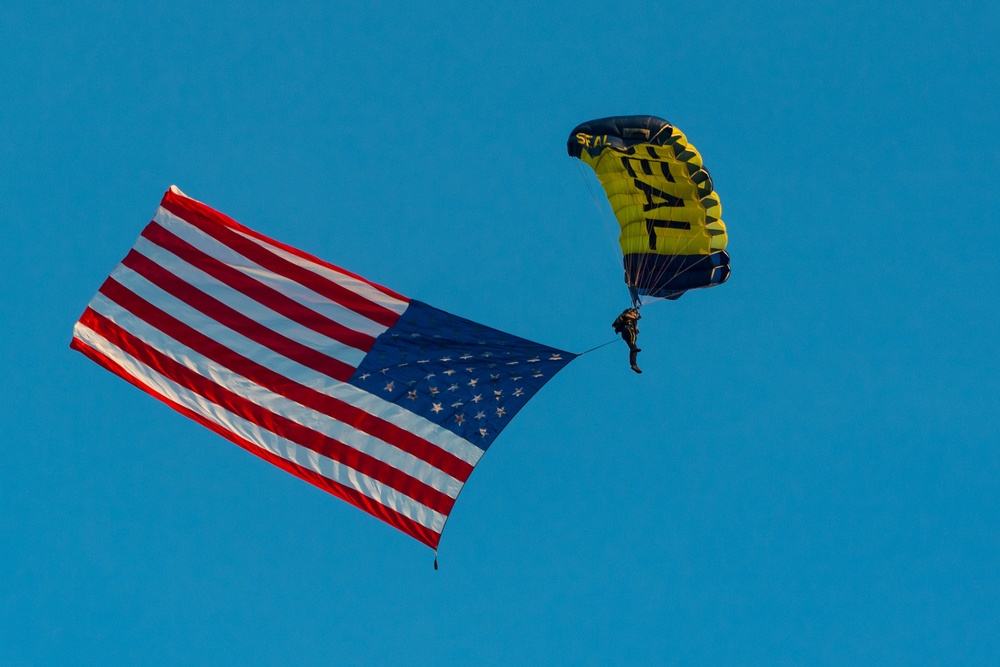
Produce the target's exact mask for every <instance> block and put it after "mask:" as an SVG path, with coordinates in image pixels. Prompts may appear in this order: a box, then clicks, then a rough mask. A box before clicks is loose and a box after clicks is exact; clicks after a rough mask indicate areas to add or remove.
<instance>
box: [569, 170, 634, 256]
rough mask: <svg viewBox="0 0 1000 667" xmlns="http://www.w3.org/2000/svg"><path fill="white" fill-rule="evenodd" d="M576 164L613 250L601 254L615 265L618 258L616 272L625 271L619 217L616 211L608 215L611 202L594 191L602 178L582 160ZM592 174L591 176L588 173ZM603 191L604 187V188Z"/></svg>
mask: <svg viewBox="0 0 1000 667" xmlns="http://www.w3.org/2000/svg"><path fill="white" fill-rule="evenodd" d="M574 162H576V167H577V171H578V172H579V174H580V178H581V179H582V180H583V182H584V183H585V184H586V185H587V192H589V193H590V200H591V201H592V202H593V203H594V209H595V210H596V211H597V215H598V217H599V218H600V220H601V223H602V224H601V227H602V228H603V229H604V236H605V242H606V243H607V244H608V246H609V247H610V248H611V250H612V252H611V253H601V255H602V256H604V257H608V258H609V261H610V262H611V263H612V264H613V263H614V260H613V259H611V258H614V257H615V256H617V257H618V259H619V261H618V266H617V267H615V268H616V270H618V271H622V270H624V268H623V265H622V261H621V260H622V249H621V245H620V244H619V243H618V233H620V231H621V228H620V227H619V225H618V217H617V216H616V215H615V213H614V211H612V212H611V213H610V215H609V214H608V207H609V206H610V202H608V199H607V197H606V196H601V195H599V194H598V193H597V192H595V191H594V185H593V181H594V179H597V181H598V183H600V177H599V176H598V175H597V173H596V172H595V171H594V170H592V169H587V168H585V167H584V165H583V162H581V161H580V160H574ZM588 171H589V172H590V173H589V174H588V173H587V172H588ZM602 190H603V186H602Z"/></svg>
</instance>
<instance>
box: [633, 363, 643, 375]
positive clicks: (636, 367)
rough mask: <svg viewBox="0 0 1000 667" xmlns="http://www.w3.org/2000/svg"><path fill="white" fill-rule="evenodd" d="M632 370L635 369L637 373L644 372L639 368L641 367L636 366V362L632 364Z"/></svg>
mask: <svg viewBox="0 0 1000 667" xmlns="http://www.w3.org/2000/svg"><path fill="white" fill-rule="evenodd" d="M632 370H634V371H635V372H636V373H642V371H641V370H640V369H639V367H638V366H636V365H635V364H632Z"/></svg>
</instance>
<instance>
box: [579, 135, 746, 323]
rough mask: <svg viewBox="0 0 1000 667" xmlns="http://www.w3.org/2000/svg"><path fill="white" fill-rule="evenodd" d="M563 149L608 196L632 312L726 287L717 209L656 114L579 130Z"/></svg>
mask: <svg viewBox="0 0 1000 667" xmlns="http://www.w3.org/2000/svg"><path fill="white" fill-rule="evenodd" d="M566 147H567V150H568V151H569V154H570V156H571V157H576V158H579V159H580V160H581V161H583V162H585V163H586V164H588V165H590V167H591V168H592V169H593V170H594V172H595V173H596V174H597V177H598V179H599V180H600V182H601V185H602V186H603V187H604V191H605V193H606V194H607V196H608V201H609V202H610V203H611V208H612V210H613V211H614V214H615V217H616V218H617V221H618V225H619V227H620V228H621V232H620V234H619V237H618V241H619V244H620V245H621V252H622V263H623V265H624V268H625V283H626V285H627V286H628V288H629V293H630V294H631V296H632V302H633V304H634V305H635V306H639V305H641V304H642V303H643V302H644V300H645V299H649V298H666V299H677V298H679V297H680V296H681V295H682V294H684V292H686V291H688V290H692V289H698V288H704V287H714V286H715V285H721V284H722V283H724V282H726V280H727V279H728V278H729V254H728V253H727V252H726V250H725V248H726V243H727V240H728V236H727V234H726V225H725V223H723V222H722V219H721V217H722V204H721V203H720V201H719V196H718V194H716V192H715V190H714V189H713V184H712V177H711V176H709V174H708V171H707V170H706V169H705V167H704V165H703V164H702V160H701V155H700V154H699V153H698V151H697V150H696V149H695V147H694V146H692V145H691V144H690V143H689V142H688V140H687V137H686V136H684V133H683V132H681V131H680V130H678V129H677V128H676V127H673V126H672V125H671V124H670V123H668V122H667V121H665V120H663V119H662V118H656V117H655V116H615V117H612V118H600V119H597V120H592V121H588V122H586V123H582V124H580V125H578V126H577V127H576V128H574V129H573V131H572V132H571V133H570V136H569V140H568V141H567V144H566Z"/></svg>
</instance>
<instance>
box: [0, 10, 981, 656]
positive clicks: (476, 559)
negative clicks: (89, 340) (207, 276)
mask: <svg viewBox="0 0 1000 667" xmlns="http://www.w3.org/2000/svg"><path fill="white" fill-rule="evenodd" d="M321 5H326V6H325V7H322V6H321ZM487 5H489V7H487ZM997 25H1000V11H998V10H997V9H996V8H995V6H994V5H992V4H990V3H975V2H953V3H930V2H922V1H912V0H908V1H906V2H902V1H898V2H894V1H889V2H884V3H873V2H846V3H845V2H837V3H832V2H819V3H807V2H792V1H786V2H778V1H771V2H762V3H754V4H753V6H748V5H747V4H746V3H738V2H719V3H711V4H706V3H664V2H648V3H639V2H637V3H616V2H601V3H597V2H590V3H588V2H572V3H570V2H567V3H563V4H556V3H551V4H545V3H539V2H504V3H492V4H490V3H474V2H447V3H446V2H440V3H438V2H435V3H410V4H403V3H392V2H373V3H362V4H360V5H358V4H357V3H347V2H343V3H296V2H287V1H283V2H279V3H273V4H263V3H247V4H246V6H241V5H240V4H237V3H201V2H198V3H187V2H170V3H161V2H126V1H124V0H123V1H121V2H44V3H43V2H34V3H14V4H13V5H11V6H8V7H5V8H4V9H3V10H0V62H2V63H3V65H2V67H0V90H3V91H4V93H3V95H2V99H0V128H2V133H0V165H2V167H0V169H2V180H0V214H2V220H3V223H4V230H5V236H4V242H3V243H2V244H0V253H2V254H3V266H4V271H3V276H4V289H3V297H2V300H0V308H2V313H3V324H4V326H3V327H2V330H0V350H2V352H0V353H2V355H3V363H2V368H3V373H4V379H5V382H3V384H2V385H0V392H3V401H2V403H0V404H2V405H3V411H4V424H5V425H6V427H7V428H6V434H5V435H6V437H5V438H4V442H5V454H4V456H3V464H2V465H0V515H2V517H3V518H2V528H3V529H2V530H0V663H2V664H5V665H75V664H80V665H84V664H106V665H115V664H118V665H125V664H129V665H132V664H135V665H175V664H240V665H276V664H281V665H318V664H338V665H361V664H364V665H376V664H401V665H457V664H511V665H520V664H524V665H538V664H552V665H558V664H576V665H608V664H646V665H649V664H686V665H739V666H744V665H806V664H808V665H858V664H872V665H915V664H940V665H956V664H962V665H987V664H996V663H995V660H996V656H997V655H1000V640H998V639H997V638H998V637H1000V575H998V572H1000V569H998V553H1000V532H998V530H1000V528H998V527H1000V453H998V446H997V445H998V435H997V434H998V432H1000V417H998V412H1000V410H998V403H1000V400H998V399H1000V390H998V377H1000V357H998V350H997V348H998V343H997V341H998V338H1000V336H998V334H1000V324H998V315H997V312H998V310H1000V294H998V290H997V284H998V279H1000V256H998V255H1000V253H998V250H997V246H996V243H995V241H994V239H993V229H994V228H995V227H996V225H997V223H998V213H997V204H998V201H997V200H998V192H1000V187H998V186H1000V183H998V176H997V173H998V167H1000V147H998V140H997V137H998V134H997V128H996V126H997V121H998V112H997V109H998V108H1000V94H998V90H1000V81H998V79H1000V76H998V72H1000V54H998V47H997V39H996V34H995V33H996V27H997ZM633 113H648V114H654V115H658V116H662V117H664V118H666V119H667V120H669V121H671V122H673V123H675V124H676V125H677V126H678V127H680V128H681V129H682V130H683V131H684V132H685V133H686V134H687V135H688V137H689V138H690V139H691V141H692V142H693V143H694V144H695V145H696V146H697V147H698V148H699V149H700V151H701V152H702V154H703V155H704V156H705V161H706V164H707V165H708V167H709V169H710V170H711V172H712V175H713V178H714V181H715V184H716V189H717V190H718V192H719V193H720V195H721V198H722V203H723V209H724V219H725V220H726V222H727V224H728V226H729V230H730V245H729V249H730V252H731V254H732V258H733V259H732V267H733V274H732V278H731V280H730V281H729V282H728V283H727V284H726V285H724V286H722V287H719V288H717V289H713V290H706V291H702V292H698V293H692V294H689V295H687V296H685V297H684V298H682V299H681V300H679V301H677V302H676V303H660V304H655V305H652V306H650V307H649V308H647V309H645V310H644V315H645V317H644V319H643V327H642V334H641V338H640V343H641V345H642V347H643V349H644V351H643V353H642V355H641V356H640V359H641V361H642V365H643V368H644V370H645V373H644V374H643V375H642V376H636V375H634V374H633V373H632V372H631V371H629V369H628V365H627V351H626V349H625V347H624V345H623V344H622V343H618V344H616V345H613V346H609V347H606V348H603V349H601V350H599V351H597V352H594V353H592V354H588V355H586V356H584V357H583V358H582V359H580V360H578V361H576V362H574V363H573V364H571V365H570V366H569V367H568V368H567V369H566V370H565V371H563V372H562V373H561V374H560V375H559V376H558V377H557V378H556V379H555V380H554V381H552V382H551V383H550V384H549V385H548V386H546V388H545V389H544V390H543V391H542V392H541V394H540V395H539V396H538V397H537V398H536V399H535V400H534V401H533V402H532V403H530V404H529V405H528V406H527V408H526V409H525V410H523V411H522V412H521V414H520V415H519V416H518V418H517V419H516V420H515V421H514V422H513V424H512V425H511V426H510V427H509V428H508V429H507V430H506V431H505V432H504V434H503V436H501V438H500V439H499V440H498V441H497V443H496V444H495V445H494V446H493V447H492V448H491V449H490V452H489V455H488V456H486V457H485V459H484V461H483V462H482V464H481V465H480V466H479V467H478V468H477V470H476V472H475V473H474V474H473V476H472V478H471V480H470V482H469V484H468V486H467V487H466V489H465V491H464V492H463V494H462V497H461V499H460V500H459V502H458V504H457V505H456V508H455V510H454V512H453V514H452V516H451V520H450V521H449V523H448V528H447V530H446V531H445V534H444V538H443V540H442V543H441V570H439V571H437V572H435V571H434V570H433V569H432V567H431V563H432V553H431V552H430V550H428V549H427V548H426V547H424V546H422V545H420V544H419V543H417V542H416V541H414V540H412V539H410V538H408V537H406V536H405V535H403V534H402V533H399V532H397V531H395V530H393V529H391V528H389V527H388V526H385V525H384V524H382V523H380V522H379V521H377V520H375V519H373V518H371V517H369V516H368V515H365V514H363V513H362V512H360V511H358V510H356V509H354V508H353V507H350V506H348V505H347V504H345V503H343V502H340V501H339V500H336V499H335V498H333V497H331V496H328V495H326V494H324V493H322V492H320V491H318V490H317V489H315V488H313V487H311V486H309V485H307V484H305V483H303V482H301V481H300V480H298V479H295V478H293V477H291V476H289V475H287V474H285V473H283V472H281V471H279V470H277V469H276V468H273V467H271V466H269V465H267V464H265V463H263V462H262V461H260V460H258V459H256V458H254V457H252V456H250V455H248V454H247V453H245V452H244V451H242V450H240V449H239V448H237V447H235V446H233V445H231V444H229V443H228V442H226V441H224V440H222V439H221V438H219V437H218V436H216V435H214V434H212V433H210V432H208V431H206V430H204V429H202V428H201V427H199V426H197V425H196V424H194V423H193V422H190V421H188V420H186V419H184V418H183V417H181V416H180V415H178V414H176V413H174V412H173V411H171V410H170V409H168V408H167V407H165V406H163V405H162V404H160V403H158V402H156V401H154V400H153V399H151V398H150V397H148V396H146V395H145V394H143V393H142V392H139V391H138V390H136V389H134V388H133V387H131V386H130V385H128V384H126V383H125V382H122V381H121V380H119V379H117V378H116V377H114V376H112V375H111V374H110V373H107V372H106V371H104V370H102V369H100V368H98V367H97V366H96V365H94V364H92V363H90V362H89V361H87V360H86V359H85V358H84V357H83V356H81V355H79V354H76V353H74V352H71V351H70V350H69V347H68V343H69V340H70V335H71V329H72V325H73V322H74V321H75V320H76V318H77V317H78V316H79V315H80V313H81V312H82V310H83V308H84V307H85V305H86V304H87V302H88V301H89V299H90V297H91V296H92V295H93V293H94V292H95V291H96V289H97V287H98V286H99V285H100V283H101V281H102V280H103V279H104V277H105V276H106V275H107V274H108V272H109V271H110V270H111V269H112V268H113V267H114V266H115V264H116V263H117V262H118V261H119V260H120V259H121V258H122V257H123V256H124V254H125V253H126V251H127V250H128V248H129V247H130V246H131V245H132V243H133V241H134V239H135V237H136V236H137V235H138V233H139V231H140V230H141V228H142V227H143V226H144V225H145V224H146V222H148V220H149V219H150V217H151V216H152V214H153V212H154V211H155V208H156V205H157V203H158V202H159V199H160V196H161V195H162V193H163V191H164V190H166V189H167V188H168V187H169V186H170V185H171V184H177V185H178V186H179V187H180V188H181V189H182V190H184V191H185V192H186V193H187V194H189V195H191V196H192V197H195V198H196V199H199V200H202V201H204V202H206V203H208V204H210V205H212V206H213V207H215V208H217V209H219V210H222V211H224V212H226V213H228V214H229V215H231V216H233V217H234V218H236V219H237V220H239V221H241V222H243V223H244V224H247V225H249V226H250V227H253V228H255V229H258V230H260V231H262V232H264V233H266V234H269V235H271V236H273V237H276V238H278V239H280V240H283V241H285V242H288V243H292V244H294V245H297V246H299V247H302V248H304V249H306V250H308V251H310V252H313V253H314V254H317V255H319V256H321V257H323V258H325V259H328V260H330V261H332V262H334V263H337V264H340V265H341V266H344V267H345V268H348V269H350V270H352V271H355V272H358V273H360V274H362V275H364V276H366V277H368V278H370V279H373V280H375V281H378V282H380V283H382V284H385V285H387V286H389V287H391V288H393V289H395V290H397V291H399V292H401V293H403V294H406V295H408V296H411V297H414V298H419V299H421V300H423V301H426V302H429V303H431V304H433V305H435V306H438V307H440V308H444V309H446V310H449V311H451V312H454V313H456V314H460V315H463V316H465V317H468V318H471V319H474V320H477V321H481V322H483V323H485V324H489V325H491V326H495V327H498V328H501V329H505V330H508V331H511V332H513V333H516V334H518V335H522V336H526V337H529V338H533V339H535V340H538V341H541V342H544V343H547V344H550V345H553V346H557V347H561V348H564V349H569V350H574V351H582V350H585V349H588V348H590V347H593V346H595V345H598V344H600V343H603V342H605V341H608V340H610V339H611V338H612V337H613V334H612V332H611V331H610V327H609V323H610V322H611V320H612V319H613V318H614V316H615V315H616V314H617V313H618V312H619V311H620V310H621V309H622V308H623V307H624V306H625V305H626V304H627V294H626V292H625V290H624V288H623V286H622V284H621V282H620V274H621V272H620V268H619V267H618V265H617V263H616V262H617V257H616V256H615V254H614V251H613V249H612V242H611V239H610V236H609V234H608V232H607V230H606V228H605V227H604V224H605V221H604V220H603V219H602V214H601V210H600V209H599V207H595V204H594V200H593V199H592V198H591V195H590V192H589V190H588V182H587V180H586V178H585V177H583V176H582V173H583V172H581V169H580V165H578V164H577V163H575V162H574V161H573V160H571V159H570V158H569V157H567V156H566V154H565V139H566V136H567V134H568V133H569V131H570V130H571V129H572V128H573V127H574V126H575V125H576V124H577V123H579V122H581V121H585V120H589V119H592V118H597V117H602V116H608V115H618V114H633Z"/></svg>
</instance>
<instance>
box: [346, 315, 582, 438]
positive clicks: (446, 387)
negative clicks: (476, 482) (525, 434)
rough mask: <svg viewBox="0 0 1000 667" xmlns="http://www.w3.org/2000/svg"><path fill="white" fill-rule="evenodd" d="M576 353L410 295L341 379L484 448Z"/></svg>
mask: <svg viewBox="0 0 1000 667" xmlns="http://www.w3.org/2000/svg"><path fill="white" fill-rule="evenodd" d="M576 357H577V355H575V354H573V353H572V352H565V351H563V350H557V349H555V348H552V347H548V346H546V345H540V344H538V343H533V342H532V341H530V340H525V339H524V338H519V337H517V336H512V335H511V334H508V333H504V332H502V331H497V330H496V329H492V328H490V327H487V326H483V325H482V324H477V323H476V322H472V321H470V320H467V319H464V318H461V317H457V316H455V315H451V314H449V313H446V312H444V311H443V310H439V309H437V308H434V307H433V306H429V305H427V304H426V303H422V302H420V301H410V305H409V307H408V308H407V309H406V312H404V313H403V315H402V316H401V317H400V318H399V320H398V321H397V322H396V325H395V326H393V327H392V328H391V329H389V330H388V331H386V332H385V333H383V334H382V335H381V336H379V337H378V338H377V339H376V341H375V345H374V346H373V347H372V349H371V351H370V352H369V353H368V355H367V356H366V357H365V358H364V360H363V361H362V362H361V365H360V366H358V369H357V370H356V371H355V373H354V375H352V376H351V378H350V380H348V382H350V383H351V384H352V385H354V386H356V387H359V388H360V389H364V390H365V391H367V392H368V393H370V394H374V395H376V396H378V397H380V398H383V399H385V400H387V401H390V402H392V403H396V404H397V405H400V406H402V407H405V408H406V409H407V410H409V411H411V412H414V413H416V414H418V415H420V416H421V417H424V418H425V419H428V420H430V421H432V422H434V423H436V424H439V425H441V426H442V427H444V428H446V429H448V430H449V431H452V432H453V433H455V434H457V435H459V436H460V437H462V438H464V439H466V440H468V441H469V442H471V443H472V444H474V445H476V446H477V447H480V448H481V449H483V450H485V449H487V448H488V447H489V446H490V445H491V444H492V443H493V441H494V440H495V439H496V437H497V435H499V434H500V431H502V430H503V429H504V427H505V426H507V424H508V423H510V420H511V419H513V417H514V415H516V414H517V412H518V410H520V409H521V408H522V407H524V404H525V403H527V402H528V400H530V399H531V397H532V396H534V395H535V393H537V392H538V390H539V389H541V388H542V387H543V386H544V385H545V383H546V382H548V381H549V380H550V379H552V377H553V376H554V375H555V374H556V373H558V372H559V371H560V370H562V369H563V367H565V366H566V364H568V363H569V362H571V361H572V360H573V359H575V358H576Z"/></svg>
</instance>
